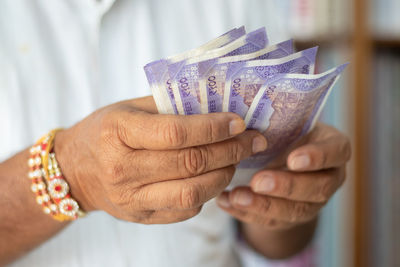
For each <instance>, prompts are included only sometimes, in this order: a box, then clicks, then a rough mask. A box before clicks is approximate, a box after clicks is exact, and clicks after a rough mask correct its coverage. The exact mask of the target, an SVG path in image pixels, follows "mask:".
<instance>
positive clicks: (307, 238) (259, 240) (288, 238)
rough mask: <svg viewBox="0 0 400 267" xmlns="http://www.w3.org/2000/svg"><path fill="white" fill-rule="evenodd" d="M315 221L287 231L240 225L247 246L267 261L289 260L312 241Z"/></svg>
mask: <svg viewBox="0 0 400 267" xmlns="http://www.w3.org/2000/svg"><path fill="white" fill-rule="evenodd" d="M316 225H317V219H315V220H313V221H311V222H308V223H305V224H301V225H298V226H295V227H293V228H290V229H288V230H271V229H266V228H264V227H263V226H258V225H254V224H246V223H241V224H240V231H241V234H242V236H243V238H244V239H245V240H246V242H247V244H248V245H249V246H250V247H252V248H253V249H254V250H255V251H257V252H258V253H260V254H262V255H263V256H265V257H267V258H269V259H285V258H289V257H291V256H293V255H295V254H296V253H298V252H300V251H301V250H302V249H304V248H305V247H306V246H307V245H308V244H309V243H310V242H311V240H312V238H313V236H314V233H315V229H316Z"/></svg>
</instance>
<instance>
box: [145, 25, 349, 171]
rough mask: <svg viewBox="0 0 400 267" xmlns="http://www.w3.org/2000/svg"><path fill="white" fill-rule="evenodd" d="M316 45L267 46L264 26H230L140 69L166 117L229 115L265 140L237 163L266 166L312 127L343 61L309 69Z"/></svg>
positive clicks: (312, 64) (253, 166) (285, 42)
mask: <svg viewBox="0 0 400 267" xmlns="http://www.w3.org/2000/svg"><path fill="white" fill-rule="evenodd" d="M317 49H318V48H317V47H313V48H310V49H306V50H303V51H300V52H297V53H296V52H295V51H293V44H292V40H288V41H284V42H281V43H278V44H274V45H269V42H268V38H267V33H266V30H265V28H261V29H257V30H255V31H253V32H250V33H246V31H245V28H244V27H240V28H235V29H233V30H231V31H229V32H227V33H225V34H223V35H221V36H220V37H218V38H216V39H214V40H211V41H209V42H208V43H206V44H204V45H202V46H200V47H198V48H195V49H192V50H190V51H187V52H184V53H181V54H178V55H174V56H170V57H167V58H164V59H160V60H157V61H154V62H151V63H149V64H147V65H146V66H145V67H144V70H145V72H146V76H147V79H148V81H149V83H150V87H151V90H152V92H153V97H154V100H155V102H156V105H157V108H158V111H159V112H160V113H164V114H181V115H192V114H205V113H211V112H234V113H237V114H238V115H240V116H241V117H242V118H243V119H244V120H245V122H246V125H247V128H248V129H256V130H258V131H260V132H261V133H263V134H264V136H265V137H266V138H267V140H268V148H267V150H266V151H264V152H262V153H259V154H257V155H256V156H253V157H252V158H250V159H248V160H245V161H244V162H242V163H241V164H240V167H245V168H258V167H262V166H265V165H266V164H267V163H268V162H270V161H271V160H272V159H273V158H274V157H276V156H277V155H279V154H280V153H282V152H283V151H285V149H287V148H288V147H289V146H290V145H291V144H293V143H294V142H296V141H297V140H298V139H299V138H301V137H302V136H304V135H305V134H307V132H309V131H310V130H311V129H312V128H313V126H314V124H315V122H316V120H317V118H318V115H319V113H320V112H321V109H322V108H323V106H324V103H325V102H326V99H327V97H328V96H329V93H330V91H331V90H332V87H333V86H334V84H335V82H336V81H337V80H338V78H339V76H340V74H341V72H342V71H343V69H344V68H345V67H346V65H347V64H344V65H341V66H339V67H336V68H333V69H331V70H328V71H326V72H324V73H321V74H314V66H315V58H316V54H317Z"/></svg>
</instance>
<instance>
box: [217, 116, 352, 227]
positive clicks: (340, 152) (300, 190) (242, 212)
mask: <svg viewBox="0 0 400 267" xmlns="http://www.w3.org/2000/svg"><path fill="white" fill-rule="evenodd" d="M301 143H302V144H301V145H300V146H298V147H297V148H295V149H294V150H292V151H290V152H289V154H288V156H287V157H285V159H286V162H285V164H284V165H283V166H279V165H280V160H276V161H275V162H274V163H272V166H274V167H273V169H265V170H262V171H259V172H258V173H256V174H255V175H254V176H253V178H252V180H251V182H250V186H249V187H237V188H235V189H234V190H232V191H231V192H224V193H223V194H221V195H220V196H219V198H218V203H219V205H220V207H221V208H222V209H224V210H225V211H226V212H228V213H230V214H231V215H232V216H234V217H235V218H237V219H239V220H240V221H242V222H244V223H246V224H248V225H258V226H263V229H270V230H283V229H289V228H291V227H294V226H296V225H299V224H303V223H306V222H308V221H311V220H313V219H315V218H316V216H317V215H318V213H319V211H320V209H321V208H322V207H323V206H324V205H325V204H326V203H327V201H328V200H329V199H330V198H331V196H332V195H333V194H334V193H335V192H336V190H337V189H338V188H339V187H340V186H341V185H342V183H343V181H344V179H345V166H346V163H347V161H348V160H349V159H350V154H351V152H350V143H349V139H348V138H347V137H346V136H345V135H343V134H342V133H341V132H339V131H338V130H336V129H335V128H333V127H330V126H327V125H324V124H322V123H319V124H318V125H317V126H316V127H315V128H314V130H313V131H312V132H310V134H309V135H307V136H306V137H305V138H304V139H303V140H302V142H301ZM249 227H250V226H249Z"/></svg>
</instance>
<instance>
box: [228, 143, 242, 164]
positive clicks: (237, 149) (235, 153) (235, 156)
mask: <svg viewBox="0 0 400 267" xmlns="http://www.w3.org/2000/svg"><path fill="white" fill-rule="evenodd" d="M244 151H245V149H244V147H243V146H242V145H241V144H240V143H239V142H236V141H235V142H232V143H231V144H230V146H229V156H230V158H231V160H232V161H233V162H234V163H238V162H240V161H241V160H242V157H243V154H244Z"/></svg>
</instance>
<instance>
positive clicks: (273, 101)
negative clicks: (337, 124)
mask: <svg viewBox="0 0 400 267" xmlns="http://www.w3.org/2000/svg"><path fill="white" fill-rule="evenodd" d="M346 65H347V64H345V65H341V66H339V67H337V68H334V69H332V70H329V71H327V72H325V73H322V74H319V75H304V74H280V75H277V76H275V77H274V78H272V79H269V80H268V81H267V82H266V83H265V84H264V85H263V86H262V88H260V90H259V92H258V93H257V95H256V96H255V98H254V101H253V103H252V104H251V107H250V109H249V111H248V113H247V115H246V118H245V122H246V125H247V127H248V129H256V130H258V131H260V132H261V133H262V134H263V135H264V136H265V137H266V139H267V141H268V148H267V150H266V151H264V152H262V153H259V154H257V155H255V156H253V157H251V158H249V159H248V160H245V161H243V162H242V163H241V164H240V167H244V168H260V167H265V166H266V164H268V163H269V162H270V161H271V160H272V159H273V158H275V157H276V156H277V155H279V154H280V153H282V152H284V151H285V150H286V149H287V148H288V147H289V146H290V145H291V144H292V143H294V142H295V141H297V140H298V139H299V138H300V137H302V136H304V135H305V134H307V133H308V132H309V131H310V130H311V129H312V128H313V126H314V124H315V122H316V120H317V119H318V116H319V113H320V112H321V109H322V107H323V106H324V103H325V101H326V99H327V97H328V95H329V93H330V92H331V90H332V87H333V86H334V84H335V82H336V81H337V80H338V79H339V76H340V74H341V72H342V71H343V70H344V68H345V67H346Z"/></svg>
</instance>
